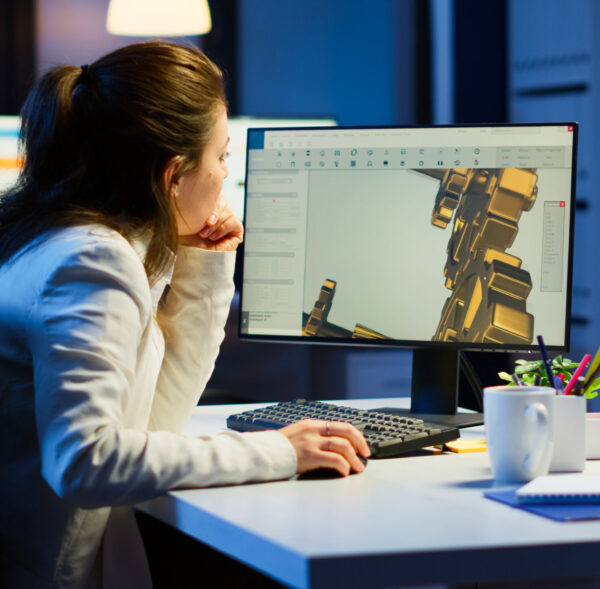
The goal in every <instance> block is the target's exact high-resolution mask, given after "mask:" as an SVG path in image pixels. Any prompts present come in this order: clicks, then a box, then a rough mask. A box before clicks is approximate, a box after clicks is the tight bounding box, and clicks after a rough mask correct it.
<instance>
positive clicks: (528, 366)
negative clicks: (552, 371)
mask: <svg viewBox="0 0 600 589" xmlns="http://www.w3.org/2000/svg"><path fill="white" fill-rule="evenodd" d="M515 364H516V362H515ZM542 366H543V362H542V361H541V360H529V361H525V362H523V363H522V364H520V365H519V366H517V368H515V374H526V373H528V372H537V371H538V370H540V369H541V368H542Z"/></svg>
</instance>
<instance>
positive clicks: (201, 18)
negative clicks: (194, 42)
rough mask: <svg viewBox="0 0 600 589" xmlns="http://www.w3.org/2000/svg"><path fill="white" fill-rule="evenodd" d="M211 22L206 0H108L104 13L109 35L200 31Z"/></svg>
mask: <svg viewBox="0 0 600 589" xmlns="http://www.w3.org/2000/svg"><path fill="white" fill-rule="evenodd" d="M211 25H212V23H211V19H210V9H209V7H208V0H110V4H109V5H108V13H107V15H106V29H107V30H108V32H109V33H112V34H113V35H128V36H129V35H133V36H141V37H152V36H162V37H174V36H178V35H202V34H204V33H208V32H209V31H210V29H211Z"/></svg>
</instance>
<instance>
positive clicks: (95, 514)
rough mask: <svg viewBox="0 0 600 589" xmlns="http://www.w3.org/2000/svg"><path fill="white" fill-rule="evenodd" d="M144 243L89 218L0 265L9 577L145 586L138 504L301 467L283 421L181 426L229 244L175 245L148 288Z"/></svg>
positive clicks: (0, 577)
mask: <svg viewBox="0 0 600 589" xmlns="http://www.w3.org/2000/svg"><path fill="white" fill-rule="evenodd" d="M144 252H145V248H144V245H143V244H142V243H137V242H136V243H135V244H134V245H133V247H132V245H131V244H130V243H129V242H128V241H126V240H125V239H124V238H123V237H122V236H121V235H119V234H118V233H116V232H114V231H111V230H109V229H106V228H103V227H100V226H82V227H75V228H69V229H61V230H56V231H53V232H51V233H50V234H49V235H47V236H44V237H42V238H40V239H38V240H36V242H34V244H33V245H32V247H28V248H26V249H25V251H24V252H22V253H20V254H19V255H17V256H16V257H14V258H13V259H12V260H11V261H9V262H8V263H5V264H3V265H2V266H0V473H1V474H0V476H1V479H2V480H1V484H0V586H7V587H13V586H14V587H49V586H50V587H60V588H70V587H100V586H105V587H111V588H113V587H114V588H117V587H120V586H127V587H145V586H149V585H150V580H149V573H148V569H147V562H146V560H145V556H144V552H143V546H142V543H141V538H140V537H139V533H138V531H137V527H136V525H135V520H134V518H133V511H132V508H131V505H133V504H135V503H136V502H140V501H144V500H147V499H150V498H152V497H155V496H157V495H160V494H162V493H165V492H166V491H168V490H169V489H175V488H182V487H198V486H208V485H220V484H232V483H242V482H244V481H251V480H252V481H259V480H269V479H281V478H287V477H290V476H292V475H293V474H294V472H295V471H296V467H297V463H296V455H295V452H294V449H293V447H292V446H291V444H290V443H289V441H288V440H287V439H286V438H285V437H284V436H282V435H281V434H280V433H278V432H274V431H271V432H260V433H251V434H238V433H236V432H226V433H223V434H220V435H217V436H207V437H192V436H186V435H182V434H181V433H180V432H181V431H182V429H183V426H184V425H185V423H186V422H187V420H188V419H189V417H190V414H191V412H192V410H193V408H194V407H195V405H196V404H197V402H198V398H199V397H200V394H201V393H202V391H203V389H204V387H205V385H206V382H207V381H208V379H209V377H210V374H211V372H212V370H213V367H214V362H215V359H216V357H217V353H218V348H219V345H220V343H221V341H222V340H223V337H224V329H223V328H224V325H225V320H226V318H227V314H228V312H229V305H230V301H231V297H232V294H233V282H232V275H233V267H234V261H235V253H234V252H210V251H204V250H200V249H196V248H189V247H181V248H180V249H179V250H178V254H177V259H176V260H173V265H172V267H171V268H170V269H169V270H168V271H167V272H165V274H164V275H163V276H161V277H160V279H159V280H158V282H157V283H156V284H155V285H154V287H153V288H152V289H151V288H150V285H149V284H148V280H147V277H146V274H145V272H144V268H143V265H142V259H143V256H144ZM171 274H172V276H171ZM171 278H172V279H171ZM169 281H170V283H171V288H170V291H169V294H168V297H167V299H166V303H165V305H164V310H163V312H164V315H165V317H166V318H167V325H168V337H167V343H166V345H165V340H164V338H163V335H162V332H161V331H160V329H159V328H158V325H157V323H156V318H155V315H156V308H157V304H158V301H159V299H160V297H161V294H162V292H163V290H164V287H165V285H166V283H167V282H169Z"/></svg>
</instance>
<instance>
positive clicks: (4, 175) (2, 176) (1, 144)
mask: <svg viewBox="0 0 600 589" xmlns="http://www.w3.org/2000/svg"><path fill="white" fill-rule="evenodd" d="M20 128H21V119H20V118H19V117H16V116H0V194H1V193H2V192H4V191H5V190H7V189H8V188H10V187H11V186H12V185H13V184H14V183H15V181H16V180H17V177H18V176H19V170H20V164H19V155H18V149H17V146H18V139H19V130H20Z"/></svg>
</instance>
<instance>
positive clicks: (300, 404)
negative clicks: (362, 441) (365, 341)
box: [227, 399, 460, 458]
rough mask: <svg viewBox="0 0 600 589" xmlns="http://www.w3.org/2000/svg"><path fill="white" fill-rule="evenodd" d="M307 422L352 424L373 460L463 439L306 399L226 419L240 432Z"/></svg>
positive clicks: (441, 428)
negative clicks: (307, 420)
mask: <svg viewBox="0 0 600 589" xmlns="http://www.w3.org/2000/svg"><path fill="white" fill-rule="evenodd" d="M306 418H308V419H324V420H325V421H347V422H349V423H351V424H353V425H354V426H356V427H357V428H358V429H359V430H361V431H362V433H363V435H364V436H365V438H366V440H367V443H368V444H369V447H370V448H371V457H372V458H386V457H392V456H399V455H401V454H406V453H407V452H413V451H415V450H419V449H421V448H424V447H426V446H434V445H438V444H439V445H442V444H445V443H446V442H451V441H452V440H456V439H457V438H459V437H460V433H459V431H458V429H457V428H455V427H449V426H445V425H440V424H437V423H427V422H425V421H423V420H422V419H417V418H414V417H410V416H405V415H393V414H390V413H384V412H381V411H374V410H365V409H355V408H353V407H344V406H341V405H334V404H332V403H325V402H323V401H306V400H304V399H296V400H294V401H284V402H282V403H278V404H277V405H269V406H268V407H265V408H263V409H250V410H248V411H243V412H242V413H235V414H233V415H230V416H229V417H228V418H227V427H228V428H230V429H234V430H237V431H241V432H244V431H259V430H265V429H279V428H281V427H284V426H286V425H290V424H292V423H294V422H296V421H299V420H300V419H306Z"/></svg>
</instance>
